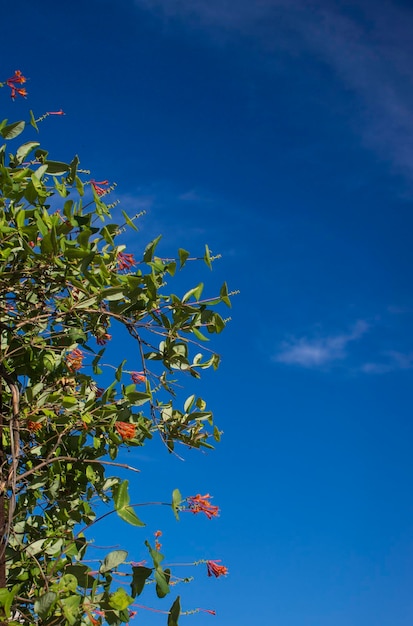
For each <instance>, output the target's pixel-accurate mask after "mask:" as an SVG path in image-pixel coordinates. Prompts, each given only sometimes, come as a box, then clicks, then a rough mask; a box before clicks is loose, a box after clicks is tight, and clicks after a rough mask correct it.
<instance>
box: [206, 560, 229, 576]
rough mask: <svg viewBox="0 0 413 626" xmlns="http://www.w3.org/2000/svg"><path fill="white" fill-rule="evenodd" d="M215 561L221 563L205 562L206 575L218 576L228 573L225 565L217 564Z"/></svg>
mask: <svg viewBox="0 0 413 626" xmlns="http://www.w3.org/2000/svg"><path fill="white" fill-rule="evenodd" d="M217 563H221V561H220V560H219V561H207V562H206V566H207V572H208V576H215V578H219V577H220V576H226V575H227V574H228V568H227V567H225V565H217Z"/></svg>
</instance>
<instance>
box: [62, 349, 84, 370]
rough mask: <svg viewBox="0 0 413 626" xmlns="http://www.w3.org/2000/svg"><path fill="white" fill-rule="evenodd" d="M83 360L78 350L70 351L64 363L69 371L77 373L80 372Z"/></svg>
mask: <svg viewBox="0 0 413 626" xmlns="http://www.w3.org/2000/svg"><path fill="white" fill-rule="evenodd" d="M83 359H84V355H83V352H82V351H81V350H79V349H78V348H76V349H75V350H72V352H70V353H69V354H68V355H67V358H66V363H67V367H68V368H69V371H70V372H77V371H78V370H80V369H81V367H82V364H83Z"/></svg>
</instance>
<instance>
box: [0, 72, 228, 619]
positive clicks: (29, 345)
mask: <svg viewBox="0 0 413 626" xmlns="http://www.w3.org/2000/svg"><path fill="white" fill-rule="evenodd" d="M16 76H18V77H21V74H19V75H18V74H17V73H16ZM9 80H10V81H11V80H12V79H9ZM17 82H22V81H21V79H20V80H19V81H17ZM7 84H8V86H9V87H10V88H11V89H15V92H16V89H17V88H16V86H15V83H13V81H12V82H11V84H9V83H8V82H7ZM0 85H1V84H0ZM20 91H24V90H22V89H21V90H20ZM15 92H14V96H15ZM12 93H13V92H12ZM17 93H20V92H19V90H18V89H17ZM20 95H24V94H20ZM41 119H42V118H41ZM38 121H39V120H35V118H34V115H33V114H32V113H31V124H32V126H34V127H35V128H36V129H37V122H38ZM24 129H25V123H24V122H23V121H18V122H13V123H8V121H7V120H5V121H4V122H3V123H2V124H0V134H1V136H2V138H3V139H4V140H5V141H6V142H8V141H10V140H13V141H14V140H15V138H16V137H18V136H19V135H20V134H21V133H22V132H23V131H24ZM13 145H14V144H13ZM8 149H9V148H8V144H7V143H5V144H4V145H3V146H1V148H0V272H1V279H0V338H1V354H0V376H1V407H0V408H1V417H0V430H1V433H0V434H1V437H0V472H1V476H0V478H1V483H0V488H1V494H0V527H1V528H2V530H3V533H2V534H3V542H2V544H1V546H0V588H1V589H0V611H1V612H2V613H1V614H0V620H3V622H2V623H9V624H17V623H24V624H33V623H37V624H42V625H43V624H44V625H50V626H51V625H58V624H70V625H71V626H79V625H88V624H98V623H102V619H104V620H105V621H106V622H107V623H108V624H113V625H117V624H122V623H126V622H128V620H129V616H130V612H129V609H128V607H129V606H130V605H131V604H132V603H133V601H134V598H135V597H136V596H137V595H139V594H140V593H142V591H143V590H144V587H145V583H146V582H147V580H148V579H153V580H154V582H155V585H154V588H155V592H156V594H157V596H158V597H164V596H165V595H167V594H168V593H169V592H170V586H169V579H170V575H171V573H170V571H169V570H168V569H163V568H162V565H161V562H162V560H163V556H162V555H161V554H160V553H159V551H158V550H156V549H154V548H152V547H151V546H150V544H149V543H147V547H148V550H149V555H150V557H151V559H152V562H153V567H144V566H140V565H137V566H132V568H131V571H130V580H131V584H130V587H129V588H125V587H124V586H120V587H118V588H115V589H114V588H113V574H114V572H116V571H117V570H118V568H119V567H120V566H122V564H124V562H125V561H126V558H127V553H126V552H125V551H123V550H117V551H115V552H111V553H109V554H108V555H106V557H105V558H104V559H103V560H102V562H101V564H100V567H99V568H98V571H92V569H91V567H90V566H89V565H88V564H87V563H86V562H84V561H85V555H86V552H87V547H88V542H87V540H86V538H85V531H86V530H87V529H88V528H89V527H90V526H92V525H93V524H94V523H95V522H96V521H97V513H96V505H95V503H96V502H98V501H101V502H103V503H106V504H108V503H112V506H113V511H114V512H115V514H117V515H118V516H119V517H120V518H122V519H123V520H125V521H126V522H128V523H130V524H132V525H134V526H136V527H140V526H143V525H144V523H143V522H142V521H141V520H140V519H139V518H138V516H137V515H136V512H135V510H134V508H133V506H131V505H130V499H129V493H128V482H127V481H125V480H121V479H120V478H118V477H116V476H112V475H111V474H109V475H108V473H107V472H108V470H112V469H113V467H114V466H115V467H116V466H120V467H122V466H123V464H122V463H119V462H117V461H116V459H117V456H118V453H119V450H120V449H121V448H122V447H134V448H139V447H141V446H143V445H145V444H146V443H147V442H148V440H150V439H152V437H153V436H154V435H155V434H158V435H159V436H160V437H161V438H162V439H163V441H164V442H165V445H166V448H167V450H169V451H170V452H172V451H173V450H174V448H175V446H176V445H177V444H183V445H185V446H189V447H191V448H200V447H211V437H212V438H215V439H219V431H218V429H217V428H216V427H214V424H213V416H212V413H211V412H210V411H209V410H207V407H206V403H205V401H204V400H203V399H202V398H197V397H196V396H195V395H194V394H192V395H191V396H190V397H189V398H188V400H187V401H186V402H185V403H184V406H180V405H179V402H178V401H177V399H176V396H175V383H176V381H177V380H178V378H179V377H182V376H185V377H188V376H189V379H190V377H194V378H199V377H200V375H201V372H202V370H203V369H206V368H211V367H212V368H214V369H216V368H217V367H218V364H219V357H218V356H217V355H216V354H215V353H211V352H208V351H206V352H207V356H204V354H203V353H201V352H200V351H199V348H198V344H199V341H204V340H206V339H207V336H208V335H211V334H214V333H220V332H221V331H222V330H223V328H224V327H225V322H224V320H223V319H222V317H221V316H220V315H219V314H218V313H217V311H216V310H215V305H217V304H219V303H221V302H223V303H225V304H227V305H229V304H230V302H229V298H228V291H227V288H226V285H224V286H223V287H222V289H221V292H220V294H219V296H218V297H217V298H215V299H212V300H207V299H204V300H202V299H201V294H202V290H203V285H202V283H201V284H199V285H197V286H196V287H194V288H193V289H190V290H189V291H188V292H187V293H185V294H184V295H183V296H182V297H179V296H177V295H175V294H173V293H169V292H168V289H167V280H168V278H170V277H172V276H173V275H174V274H175V272H176V271H177V269H178V266H179V269H181V268H183V267H184V265H185V264H186V263H188V262H189V261H190V260H191V259H190V255H189V253H188V252H187V251H186V250H183V249H180V250H179V251H178V255H177V259H163V258H161V257H159V256H156V252H157V246H158V243H159V239H160V238H157V239H156V240H154V241H152V242H151V243H150V244H149V245H148V246H147V247H146V249H145V250H144V252H143V255H142V258H141V259H140V260H139V259H135V257H134V256H133V255H132V254H130V253H127V252H125V249H126V247H125V245H124V244H123V243H119V242H120V241H121V239H122V233H123V232H124V230H125V229H126V228H129V227H132V228H134V227H135V223H134V221H135V220H134V218H130V217H129V216H127V215H126V213H125V212H123V221H122V223H120V224H118V223H114V222H113V221H112V218H111V209H110V206H108V205H107V204H106V203H105V202H104V199H105V196H106V194H107V192H108V191H109V190H110V187H108V182H107V181H103V182H101V183H96V182H95V181H90V180H89V181H88V180H85V176H84V174H82V172H81V170H79V159H78V157H77V156H75V157H74V158H73V160H72V161H71V162H70V163H64V162H61V161H58V160H52V159H49V154H48V151H47V150H45V149H43V148H42V147H41V145H40V143H39V142H38V141H26V142H25V143H22V144H21V145H19V146H18V147H13V148H12V152H11V153H10V154H8V156H7V152H8ZM192 260H193V259H192ZM201 260H202V259H201ZM203 260H204V261H205V263H206V264H207V265H208V266H209V267H210V266H211V261H212V257H211V254H210V251H209V249H208V247H206V250H205V255H204V257H203ZM119 329H124V331H125V330H126V332H127V333H128V335H129V337H130V341H132V342H135V343H136V346H137V350H136V352H137V354H138V355H139V357H138V360H137V363H136V364H135V363H134V369H133V370H128V369H126V365H127V364H126V362H125V361H123V362H122V363H120V364H119V363H116V364H114V367H113V369H111V370H109V371H113V372H114V374H113V379H112V380H111V381H109V382H108V374H107V370H106V372H105V373H104V367H105V366H104V365H102V363H103V362H104V361H103V357H104V355H105V349H106V348H105V346H106V344H107V343H108V342H109V341H110V340H111V333H118V332H119ZM101 380H103V381H104V383H101V382H100V381H101ZM181 500H182V498H181V495H180V493H179V491H178V490H176V491H175V492H174V494H173V498H172V502H171V507H172V510H173V512H174V514H175V515H176V516H178V512H179V507H180V502H181ZM110 511H112V509H110ZM179 614H180V601H179V597H178V598H177V599H176V600H175V601H174V602H173V604H172V607H171V609H170V612H169V615H168V624H170V625H171V626H174V625H176V624H177V623H178V618H179Z"/></svg>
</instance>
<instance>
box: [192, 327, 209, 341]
mask: <svg viewBox="0 0 413 626" xmlns="http://www.w3.org/2000/svg"><path fill="white" fill-rule="evenodd" d="M192 332H193V333H194V335H195V337H196V338H197V339H199V340H200V341H209V339H208V337H205V335H203V334H202V333H201V331H200V330H198V328H197V327H196V326H194V327H193V328H192Z"/></svg>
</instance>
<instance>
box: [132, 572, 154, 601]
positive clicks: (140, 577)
mask: <svg viewBox="0 0 413 626" xmlns="http://www.w3.org/2000/svg"><path fill="white" fill-rule="evenodd" d="M151 574H152V570H151V569H149V567H143V566H142V565H138V566H134V567H132V582H131V593H132V596H133V597H134V598H135V597H136V596H139V595H140V594H141V593H142V591H143V588H144V587H145V581H146V580H147V579H148V578H149V576H150V575H151Z"/></svg>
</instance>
